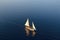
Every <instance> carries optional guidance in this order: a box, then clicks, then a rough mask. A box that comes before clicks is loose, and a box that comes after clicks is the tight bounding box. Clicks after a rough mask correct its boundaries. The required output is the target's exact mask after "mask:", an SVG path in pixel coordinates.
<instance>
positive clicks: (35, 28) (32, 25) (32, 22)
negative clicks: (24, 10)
mask: <svg viewBox="0 0 60 40" xmlns="http://www.w3.org/2000/svg"><path fill="white" fill-rule="evenodd" d="M32 27H33V29H34V30H36V28H35V25H34V23H33V22H32Z"/></svg>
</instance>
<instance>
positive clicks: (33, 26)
mask: <svg viewBox="0 0 60 40" xmlns="http://www.w3.org/2000/svg"><path fill="white" fill-rule="evenodd" d="M25 26H30V25H29V19H27V21H26V23H25ZM32 28H33V29H34V30H36V28H35V25H34V23H33V22H32Z"/></svg>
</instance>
